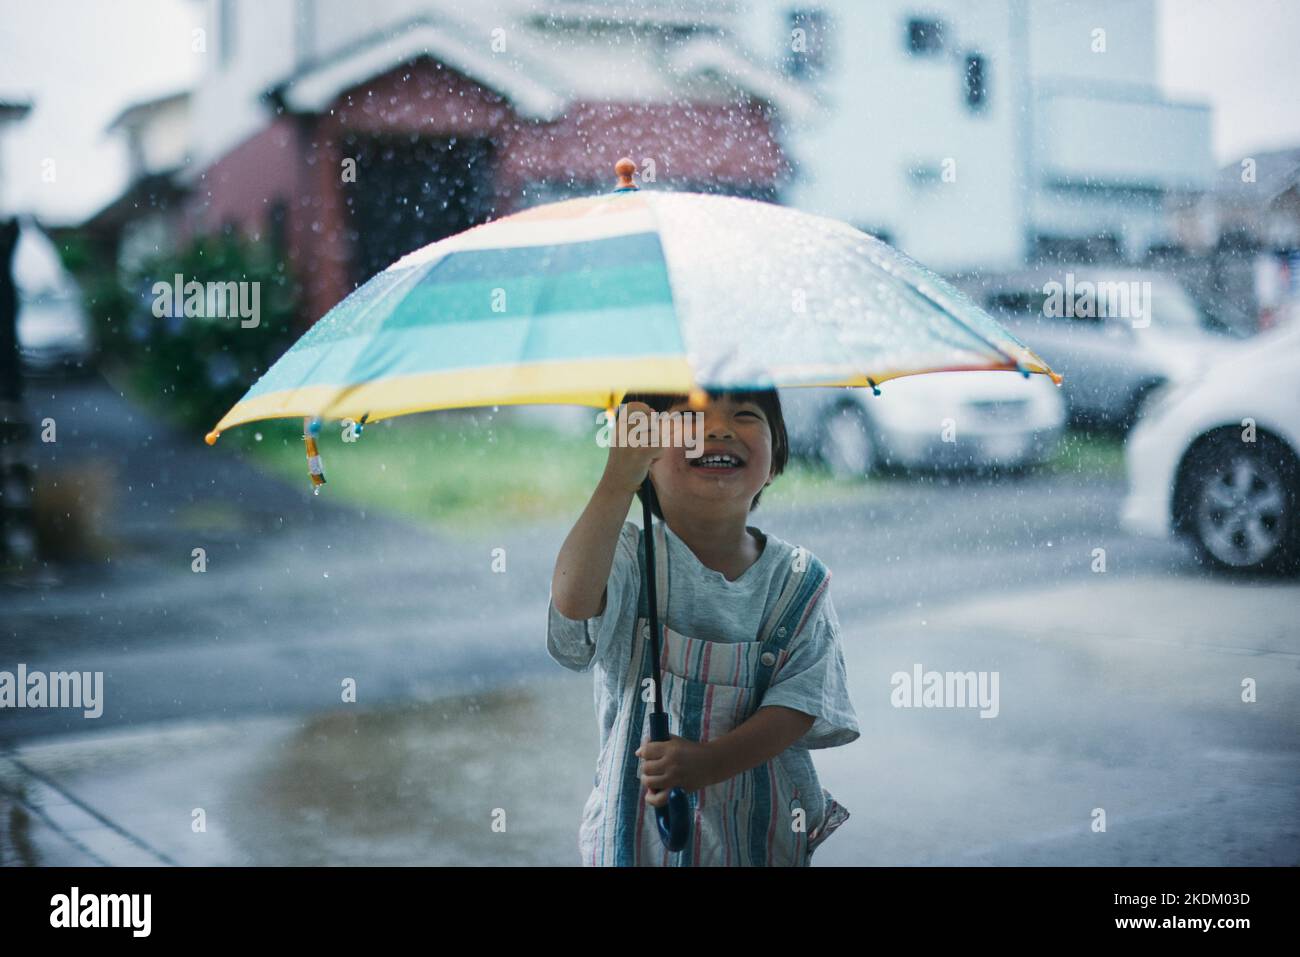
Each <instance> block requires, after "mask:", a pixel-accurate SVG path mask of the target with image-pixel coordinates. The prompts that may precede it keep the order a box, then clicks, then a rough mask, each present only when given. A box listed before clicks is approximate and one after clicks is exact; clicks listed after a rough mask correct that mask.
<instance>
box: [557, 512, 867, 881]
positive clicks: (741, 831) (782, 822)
mask: <svg viewBox="0 0 1300 957" xmlns="http://www.w3.org/2000/svg"><path fill="white" fill-rule="evenodd" d="M654 525H655V565H656V566H657V568H656V582H657V592H658V596H657V597H658V604H659V622H660V624H661V626H662V627H663V637H662V640H661V642H660V655H661V660H660V671H661V674H662V680H663V685H664V686H663V689H662V696H663V706H664V710H665V711H666V712H668V715H669V731H670V733H672V734H675V735H677V736H679V737H683V738H687V739H689V740H692V741H709V740H712V739H714V738H717V737H720V736H721V735H724V734H726V733H727V732H729V731H731V730H732V729H733V728H736V727H738V726H739V725H741V724H742V723H744V722H745V721H746V720H747V719H748V718H749V717H750V716H752V715H753V714H754V712H755V711H757V710H758V706H759V704H760V703H761V701H762V699H763V693H764V691H765V690H766V689H767V687H768V684H769V682H770V681H771V678H772V675H773V674H774V673H775V672H777V671H779V669H780V668H781V666H782V665H783V664H784V663H785V661H786V659H787V658H788V657H789V652H788V651H787V650H786V649H787V646H788V645H789V643H790V642H791V640H792V639H793V638H794V637H795V636H796V635H797V634H798V633H799V630H800V629H802V628H803V627H804V626H805V625H806V624H807V622H806V620H805V619H806V618H807V615H808V612H809V610H810V609H811V608H812V606H813V604H814V603H815V601H816V599H817V598H818V596H819V595H820V594H821V592H822V590H823V589H824V588H825V587H826V585H827V583H828V582H829V580H830V572H829V571H828V570H827V569H826V567H825V566H824V565H823V564H822V563H821V562H820V561H818V560H817V558H816V557H815V556H812V555H810V554H809V553H807V552H802V551H801V552H799V553H797V554H802V555H803V556H804V557H805V561H803V562H795V563H792V564H793V567H792V569H791V571H790V574H789V577H788V578H787V580H786V583H785V586H784V588H783V589H782V591H781V595H780V597H779V598H778V600H777V603H776V605H775V606H774V608H773V610H772V612H771V614H770V615H769V616H768V619H767V621H766V622H765V623H764V625H763V629H762V632H761V634H760V635H759V636H758V640H757V641H743V642H721V641H702V640H696V639H693V638H689V637H687V636H686V635H682V634H679V633H678V632H675V631H673V630H672V629H670V628H668V627H667V625H666V624H665V622H666V621H667V611H668V587H669V584H670V582H669V580H668V568H667V560H668V558H667V556H668V547H667V542H666V541H665V540H664V533H663V525H662V523H660V522H656V523H654ZM642 534H643V535H644V534H645V533H644V531H642ZM769 547H770V546H769ZM637 560H638V562H639V564H640V571H641V595H640V601H639V606H638V614H637V621H636V633H635V635H634V636H633V638H632V652H631V655H632V657H631V662H632V667H629V668H628V671H627V678H626V681H625V683H624V686H623V688H622V693H621V695H620V697H619V704H618V717H617V719H616V721H615V723H614V727H613V728H612V730H611V732H610V734H609V737H608V739H607V741H606V743H605V747H604V748H603V750H602V753H601V755H600V758H599V760H598V762H597V769H596V779H595V787H594V788H593V790H592V792H591V795H590V797H588V799H587V803H586V806H585V807H584V808H583V814H582V826H581V828H580V829H579V837H578V843H579V848H580V850H581V853H582V862H583V864H584V865H588V866H599V865H614V866H642V867H687V866H745V865H751V866H753V865H756V866H796V867H804V866H807V865H808V864H809V863H810V862H811V858H812V852H813V850H814V849H816V847H817V845H819V844H820V843H821V842H822V841H823V840H825V839H826V837H827V836H828V835H829V834H830V833H831V832H832V831H833V830H835V829H836V828H837V827H839V826H840V825H841V824H843V823H844V821H845V820H847V819H848V816H849V814H848V811H846V810H845V809H844V808H843V807H842V806H841V805H839V804H838V803H837V802H836V801H835V800H834V799H833V798H832V797H831V796H830V792H828V791H826V790H825V789H822V794H820V795H817V796H816V797H815V800H818V801H823V802H824V803H825V820H824V822H823V823H822V826H821V828H820V830H819V831H818V832H817V833H815V834H808V833H807V828H808V826H809V825H810V821H809V817H810V815H809V812H808V810H807V809H809V808H810V807H811V801H810V800H809V797H808V796H807V795H801V794H799V793H798V789H797V788H796V787H795V785H794V783H793V781H792V779H791V776H790V774H789V771H788V769H787V767H788V766H787V764H786V763H785V761H806V762H808V763H809V765H811V763H812V758H811V756H810V755H809V754H808V751H807V750H806V749H802V748H789V749H787V750H786V751H785V752H784V753H783V754H782V755H779V756H778V757H776V758H774V759H772V760H771V761H768V762H766V763H765V764H761V765H759V766H757V767H755V768H751V769H750V770H748V771H745V772H743V773H741V774H738V775H736V776H735V777H733V778H731V779H729V780H727V781H723V782H721V783H719V784H714V785H710V786H708V787H705V788H702V789H700V790H698V791H695V792H690V793H688V794H687V799H688V803H689V808H690V815H691V827H690V834H689V837H688V839H687V843H686V846H685V847H684V848H683V849H682V850H681V851H677V852H670V851H668V850H667V848H665V847H664V845H663V843H662V842H661V840H660V838H659V833H658V829H657V828H656V824H655V809H654V808H653V807H651V806H650V805H648V804H646V803H645V793H646V789H645V785H643V784H642V783H641V779H640V775H639V759H638V758H637V756H636V754H635V753H634V752H635V751H636V749H637V748H638V747H640V745H641V743H642V741H644V740H646V739H648V738H649V736H650V712H651V710H652V709H653V704H652V703H651V702H652V699H651V693H650V691H649V690H648V689H649V686H650V684H651V683H652V678H651V674H652V672H651V667H650V664H651V663H650V651H651V645H650V624H649V620H648V604H647V598H646V581H645V579H646V576H645V552H644V548H643V546H642V545H641V544H640V543H638V546H637ZM638 663H639V667H638ZM805 802H807V803H805Z"/></svg>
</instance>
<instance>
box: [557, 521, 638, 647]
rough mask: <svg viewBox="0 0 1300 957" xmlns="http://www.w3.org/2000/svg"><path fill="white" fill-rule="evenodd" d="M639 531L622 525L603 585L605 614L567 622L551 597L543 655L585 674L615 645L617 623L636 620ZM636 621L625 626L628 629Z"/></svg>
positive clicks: (633, 527) (633, 526)
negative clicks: (629, 619) (632, 617)
mask: <svg viewBox="0 0 1300 957" xmlns="http://www.w3.org/2000/svg"><path fill="white" fill-rule="evenodd" d="M639 532H640V528H639V527H638V526H637V525H636V524H634V523H633V522H624V523H623V529H622V531H621V532H620V533H619V536H618V544H617V545H616V546H615V547H614V563H613V565H611V566H610V569H609V580H608V581H607V582H606V583H605V589H606V593H605V610H604V611H603V612H602V613H601V614H599V615H595V616H593V617H591V618H586V619H575V618H566V617H564V615H562V614H560V612H559V610H558V609H556V607H555V598H554V596H553V595H552V597H551V601H550V610H549V612H548V616H547V622H546V651H547V653H549V654H550V656H551V657H552V658H554V659H555V660H556V661H558V662H559V663H560V664H562V665H564V667H566V668H569V669H570V670H572V671H586V670H588V669H589V668H590V667H591V666H592V664H593V663H594V662H596V661H597V660H599V659H600V658H601V656H602V655H603V654H604V653H605V652H606V651H607V650H608V648H609V647H610V646H611V645H612V644H614V642H615V641H616V640H617V637H618V627H619V623H620V622H624V621H628V615H629V614H630V615H633V616H635V614H636V607H635V605H636V601H637V597H638V596H637V589H639V588H640V587H641V582H640V569H639V567H638V565H637V559H636V545H637V541H638V539H639ZM633 624H635V621H629V622H628V629H630V628H631V627H632V625H633Z"/></svg>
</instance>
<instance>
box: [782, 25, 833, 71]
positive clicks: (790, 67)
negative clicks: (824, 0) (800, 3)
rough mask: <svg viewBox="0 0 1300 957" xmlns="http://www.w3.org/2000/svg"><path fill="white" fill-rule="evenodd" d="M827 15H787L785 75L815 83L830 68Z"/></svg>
mask: <svg viewBox="0 0 1300 957" xmlns="http://www.w3.org/2000/svg"><path fill="white" fill-rule="evenodd" d="M826 38H827V20H826V12H825V11H824V10H818V9H811V8H810V9H794V10H790V11H789V12H788V13H787V14H786V37H785V43H786V59H785V72H786V73H787V74H789V75H790V76H792V77H797V78H799V79H802V80H813V79H816V78H817V77H819V76H821V74H822V73H823V72H824V71H825V69H826V62H827V57H826V45H827V44H826Z"/></svg>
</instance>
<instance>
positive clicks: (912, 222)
mask: <svg viewBox="0 0 1300 957" xmlns="http://www.w3.org/2000/svg"><path fill="white" fill-rule="evenodd" d="M797 6H801V5H799V4H790V3H784V2H777V0H758V2H757V4H756V7H761V8H762V12H761V13H758V14H757V15H755V16H754V17H752V18H751V20H753V21H758V22H761V23H763V24H764V27H765V28H764V29H762V30H755V31H753V32H752V33H751V38H750V40H749V45H750V46H752V47H754V48H756V49H778V50H784V49H787V48H788V45H789V40H788V37H787V36H786V23H787V21H786V14H787V11H788V10H790V9H791V8H792V7H797ZM806 6H820V7H822V8H824V9H825V10H827V12H828V13H829V14H830V16H831V18H832V19H831V25H830V29H829V32H828V38H827V39H828V43H829V50H828V52H827V58H828V79H827V81H826V82H825V84H824V85H823V89H824V90H825V91H826V93H827V95H828V97H829V100H830V102H829V104H828V111H829V115H828V117H827V121H826V122H825V123H824V124H822V125H818V126H810V125H807V124H799V125H796V126H794V127H793V128H792V133H793V135H792V137H791V140H790V142H789V143H787V144H786V146H787V150H788V151H789V152H790V153H791V154H792V155H793V156H794V158H795V159H796V161H797V162H798V163H799V164H800V167H801V170H802V176H801V179H800V181H799V182H797V183H796V184H795V185H794V186H793V187H792V188H791V190H790V192H789V195H788V196H786V197H784V198H785V200H786V201H787V202H789V203H790V204H791V205H793V206H796V207H799V208H801V209H806V210H808V211H811V212H817V213H823V214H825V215H830V216H835V217H837V218H840V219H845V220H847V221H849V222H852V223H853V224H854V225H857V226H859V227H860V228H864V229H867V230H868V231H871V230H883V231H886V232H888V233H889V235H890V237H891V239H892V241H893V243H894V244H895V245H896V246H898V247H899V248H901V249H904V250H906V251H907V252H908V253H910V254H911V255H913V256H915V257H916V258H918V259H919V260H921V261H922V262H924V263H925V264H927V265H929V266H932V267H934V268H937V269H941V270H945V271H955V270H959V269H964V268H968V267H973V266H977V265H989V264H993V263H997V264H1003V265H1006V266H1011V265H1013V264H1015V263H1016V262H1018V261H1019V259H1020V256H1021V253H1022V247H1023V242H1022V230H1021V226H1020V214H1019V213H1018V210H1019V209H1020V208H1022V207H1023V205H1024V203H1023V200H1022V198H1021V197H1020V192H1021V190H1022V189H1023V183H1022V180H1021V177H1020V176H1019V167H1018V162H1017V159H1016V152H1017V143H1016V116H1017V114H1018V112H1019V100H1018V97H1019V95H1020V91H1019V90H1018V88H1017V84H1016V82H1015V81H1014V78H1013V76H1012V75H1011V74H1010V73H1009V70H1008V66H1007V64H1008V63H1009V61H1010V60H1011V49H1010V46H1011V42H1012V31H1011V25H1010V5H1009V4H1008V3H1007V2H1005V0H993V2H986V3H981V4H979V5H978V7H977V8H976V7H975V6H974V5H972V4H970V3H962V2H959V0H926V2H907V0H877V2H872V3H869V4H868V3H860V2H854V0H828V2H823V3H820V4H807V5H806ZM912 17H937V18H939V19H942V20H943V21H945V25H946V27H947V34H946V39H945V46H946V47H947V51H946V52H945V53H944V54H941V55H938V56H934V57H929V56H914V55H912V54H911V53H910V52H909V51H908V49H907V44H906V24H907V21H908V20H909V19H910V18H912ZM967 52H973V53H979V54H980V55H982V56H983V57H984V58H985V61H986V73H985V75H986V78H987V91H988V100H987V102H986V105H985V106H984V108H983V110H982V111H979V112H973V111H972V110H971V109H969V108H968V107H967V105H966V103H965V96H964V91H965V86H964V77H963V69H964V61H963V60H962V59H960V56H961V55H962V54H964V53H967ZM913 168H928V169H931V170H933V171H934V172H935V174H937V175H936V176H935V177H934V178H932V179H931V180H930V181H928V182H927V181H920V180H919V179H918V177H917V176H916V175H914V174H913V173H911V172H909V170H910V169H913ZM945 169H946V170H948V171H950V172H955V179H954V180H952V181H946V180H945V179H944V176H943V174H944V172H945Z"/></svg>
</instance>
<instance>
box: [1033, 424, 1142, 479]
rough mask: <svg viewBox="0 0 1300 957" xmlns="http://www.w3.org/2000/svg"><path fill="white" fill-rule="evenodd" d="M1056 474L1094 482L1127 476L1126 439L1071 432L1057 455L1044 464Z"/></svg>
mask: <svg viewBox="0 0 1300 957" xmlns="http://www.w3.org/2000/svg"><path fill="white" fill-rule="evenodd" d="M1043 465H1044V467H1045V468H1047V469H1049V470H1051V471H1053V472H1061V473H1068V474H1070V475H1083V476H1088V477H1094V478H1122V477H1123V476H1124V438H1123V436H1119V435H1112V434H1107V433H1103V432H1083V431H1074V430H1071V431H1069V432H1066V434H1065V435H1064V436H1063V437H1062V438H1061V444H1060V445H1059V446H1057V449H1056V454H1054V455H1053V456H1052V457H1051V458H1050V459H1048V460H1047V461H1046V462H1044V463H1043Z"/></svg>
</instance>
